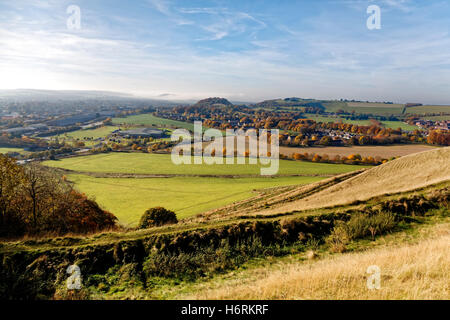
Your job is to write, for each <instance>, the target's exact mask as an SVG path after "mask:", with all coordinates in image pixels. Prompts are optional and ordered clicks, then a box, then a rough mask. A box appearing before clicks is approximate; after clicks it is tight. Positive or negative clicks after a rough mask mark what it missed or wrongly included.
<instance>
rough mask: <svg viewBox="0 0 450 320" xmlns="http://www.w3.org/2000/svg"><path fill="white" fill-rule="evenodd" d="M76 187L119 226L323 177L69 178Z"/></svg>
mask: <svg viewBox="0 0 450 320" xmlns="http://www.w3.org/2000/svg"><path fill="white" fill-rule="evenodd" d="M68 178H69V180H71V181H73V182H74V183H75V186H76V188H77V189H78V190H79V191H81V192H84V193H85V194H87V195H89V196H91V197H94V198H95V199H96V201H97V202H98V203H99V204H100V205H101V206H102V208H104V209H106V210H108V211H110V212H112V213H114V214H115V215H116V216H117V217H118V219H119V222H120V223H121V224H123V225H127V226H130V225H131V226H134V225H135V224H136V223H137V222H138V221H139V218H140V217H141V216H142V214H143V213H144V211H145V210H147V209H148V208H151V207H156V206H162V207H165V208H167V209H170V210H173V211H174V212H175V213H176V214H177V217H178V218H179V219H182V218H186V217H189V216H192V215H195V214H198V213H201V212H204V211H207V210H210V209H214V208H217V207H221V206H225V205H227V204H231V203H233V202H235V201H240V200H244V199H247V198H250V197H252V196H254V195H256V192H255V191H254V190H257V189H264V188H272V187H278V186H286V185H297V184H307V183H312V182H316V181H319V180H322V179H324V178H323V177H277V178H262V177H261V178H259V177H258V178H216V177H214V178H211V177H171V178H143V179H133V178H95V177H91V176H88V175H80V174H77V175H69V176H68Z"/></svg>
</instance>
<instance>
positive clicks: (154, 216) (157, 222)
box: [139, 207, 178, 229]
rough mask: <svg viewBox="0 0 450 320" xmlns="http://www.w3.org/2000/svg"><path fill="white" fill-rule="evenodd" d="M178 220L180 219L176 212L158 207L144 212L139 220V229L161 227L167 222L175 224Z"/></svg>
mask: <svg viewBox="0 0 450 320" xmlns="http://www.w3.org/2000/svg"><path fill="white" fill-rule="evenodd" d="M177 222H178V220H177V216H176V214H175V212H173V211H170V210H167V209H165V208H162V207H156V208H151V209H148V210H147V211H145V212H144V214H143V215H142V217H141V220H140V221H139V229H146V228H149V227H159V226H162V225H165V224H173V223H177Z"/></svg>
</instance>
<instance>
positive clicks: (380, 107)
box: [326, 102, 403, 116]
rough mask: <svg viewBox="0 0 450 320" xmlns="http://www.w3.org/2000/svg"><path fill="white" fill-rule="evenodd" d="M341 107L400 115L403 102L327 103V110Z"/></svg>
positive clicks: (384, 114)
mask: <svg viewBox="0 0 450 320" xmlns="http://www.w3.org/2000/svg"><path fill="white" fill-rule="evenodd" d="M339 109H341V110H344V111H347V112H352V111H355V112H356V113H364V114H374V115H382V116H386V115H392V114H393V115H400V114H402V110H403V105H402V104H385V103H367V102H347V103H345V104H344V103H334V104H326V110H327V111H329V112H336V111H338V110H339Z"/></svg>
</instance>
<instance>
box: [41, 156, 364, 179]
mask: <svg viewBox="0 0 450 320" xmlns="http://www.w3.org/2000/svg"><path fill="white" fill-rule="evenodd" d="M43 164H44V165H46V166H49V167H58V168H63V169H69V170H75V171H80V172H99V173H132V174H177V175H259V174H260V166H259V165H251V164H234V165H231V164H230V165H226V164H223V165H219V164H214V165H207V164H200V165H194V164H192V165H186V164H181V165H175V164H173V163H172V161H171V156H170V155H169V154H149V153H108V154H96V155H89V156H83V157H74V158H66V159H63V160H55V161H45V162H44V163H43ZM360 168H361V166H358V165H346V164H330V163H313V162H301V161H289V160H280V170H279V172H278V174H281V175H295V174H298V175H318V174H322V175H330V174H339V173H344V172H349V171H353V170H357V169H360Z"/></svg>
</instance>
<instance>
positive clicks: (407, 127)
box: [307, 114, 419, 131]
mask: <svg viewBox="0 0 450 320" xmlns="http://www.w3.org/2000/svg"><path fill="white" fill-rule="evenodd" d="M307 116H308V119H313V120H315V121H317V122H340V121H342V123H351V124H356V125H360V126H370V125H371V124H372V122H371V121H370V120H347V119H345V118H340V117H324V116H317V115H313V114H307ZM381 123H382V124H383V126H385V127H386V128H391V129H398V128H401V129H402V130H405V131H412V130H415V129H419V127H417V126H412V125H409V124H407V123H404V122H403V121H382V122H381Z"/></svg>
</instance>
